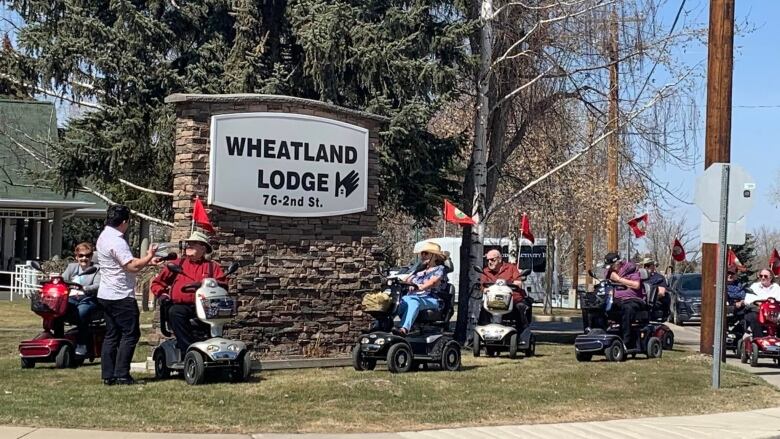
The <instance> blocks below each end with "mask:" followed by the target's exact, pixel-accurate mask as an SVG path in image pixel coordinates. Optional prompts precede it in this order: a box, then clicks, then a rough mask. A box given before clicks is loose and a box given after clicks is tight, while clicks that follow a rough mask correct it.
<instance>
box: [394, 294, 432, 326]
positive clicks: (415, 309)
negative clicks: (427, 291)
mask: <svg viewBox="0 0 780 439" xmlns="http://www.w3.org/2000/svg"><path fill="white" fill-rule="evenodd" d="M426 309H439V301H438V300H437V299H436V298H435V297H433V296H428V295H424V296H419V295H416V294H408V295H406V296H404V297H403V298H401V303H399V304H398V316H399V317H401V327H402V328H404V329H406V330H407V331H408V330H410V329H412V324H413V323H414V319H416V318H417V314H420V311H424V310H426Z"/></svg>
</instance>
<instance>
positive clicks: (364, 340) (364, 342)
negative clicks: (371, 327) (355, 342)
mask: <svg viewBox="0 0 780 439" xmlns="http://www.w3.org/2000/svg"><path fill="white" fill-rule="evenodd" d="M360 344H368V337H363V338H362V339H360Z"/></svg>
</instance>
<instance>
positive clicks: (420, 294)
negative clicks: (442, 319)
mask: <svg viewBox="0 0 780 439" xmlns="http://www.w3.org/2000/svg"><path fill="white" fill-rule="evenodd" d="M419 255H420V262H422V269H421V270H420V271H418V272H416V273H413V274H412V275H411V276H409V277H408V278H407V279H406V283H408V284H409V285H410V289H409V293H408V294H407V295H405V296H404V297H402V298H401V303H399V304H398V316H399V317H400V319H401V328H400V329H398V331H396V332H397V333H398V334H400V335H406V334H408V333H409V331H410V330H411V329H412V324H414V319H416V318H417V315H418V314H419V313H420V311H424V310H426V309H438V308H441V305H442V304H441V300H440V296H439V295H440V294H441V293H443V292H446V290H447V288H448V287H447V285H448V283H447V282H448V280H447V271H446V269H445V267H444V261H445V260H447V255H445V254H444V252H443V251H442V250H441V247H440V246H439V245H438V244H436V243H433V242H426V243H425V244H423V247H422V248H421V249H420V250H419Z"/></svg>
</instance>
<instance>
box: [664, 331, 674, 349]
mask: <svg viewBox="0 0 780 439" xmlns="http://www.w3.org/2000/svg"><path fill="white" fill-rule="evenodd" d="M663 344H664V350H666V351H671V350H672V349H674V332H672V331H668V332H667V333H666V335H664V343H663Z"/></svg>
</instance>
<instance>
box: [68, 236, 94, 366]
mask: <svg viewBox="0 0 780 439" xmlns="http://www.w3.org/2000/svg"><path fill="white" fill-rule="evenodd" d="M93 252H94V247H92V244H90V243H88V242H82V243H80V244H78V245H77V246H76V248H75V250H74V256H75V257H76V262H72V263H70V264H68V267H67V268H65V272H64V273H62V279H63V280H64V281H65V282H70V283H76V284H79V285H81V286H82V288H83V291H82V290H71V295H70V297H68V314H69V316H70V320H71V321H73V322H75V323H76V326H77V327H78V329H79V333H78V337H77V340H76V355H79V356H84V355H86V354H87V343H88V342H89V340H90V335H91V334H90V332H89V323H90V320H91V318H92V312H93V311H94V310H95V309H96V308H97V300H96V296H97V291H98V287H99V286H100V268H99V267H96V268H98V271H96V272H94V273H92V274H81V273H83V272H84V270H86V269H87V268H89V267H91V266H93V265H94V263H93V262H92V254H93Z"/></svg>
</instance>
